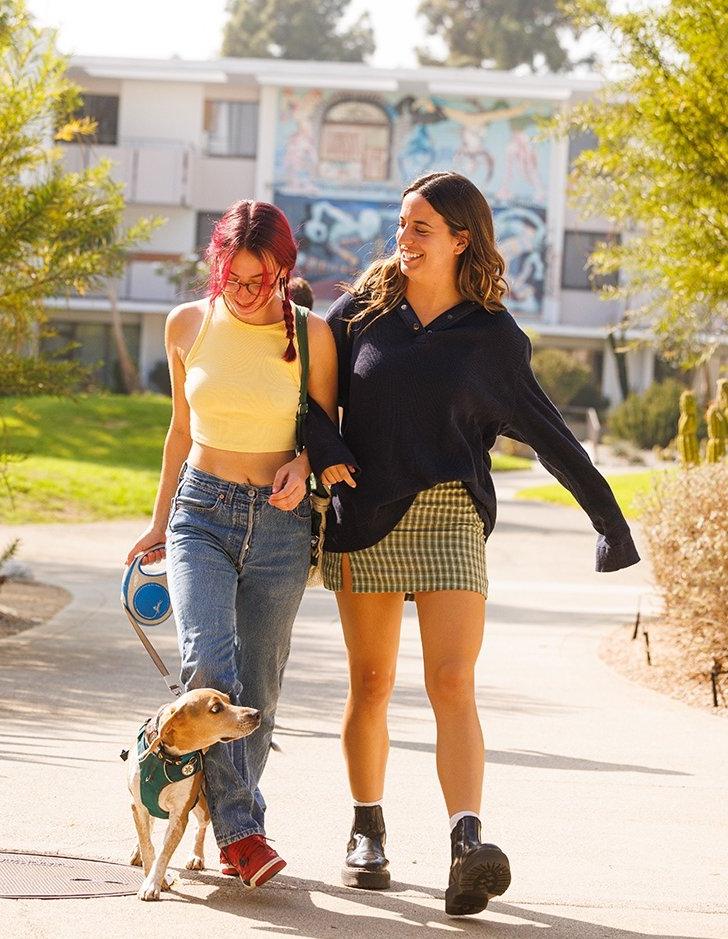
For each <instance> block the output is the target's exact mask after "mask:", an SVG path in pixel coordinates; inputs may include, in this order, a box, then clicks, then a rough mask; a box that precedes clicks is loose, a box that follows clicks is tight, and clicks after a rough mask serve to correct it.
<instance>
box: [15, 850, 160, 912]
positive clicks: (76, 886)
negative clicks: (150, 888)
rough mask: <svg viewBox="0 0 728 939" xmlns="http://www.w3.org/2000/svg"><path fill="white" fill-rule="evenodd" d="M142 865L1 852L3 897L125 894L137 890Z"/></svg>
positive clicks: (46, 897)
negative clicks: (139, 866) (135, 865)
mask: <svg viewBox="0 0 728 939" xmlns="http://www.w3.org/2000/svg"><path fill="white" fill-rule="evenodd" d="M142 880H143V875H142V871H141V868H138V867H129V865H128V864H117V863H115V862H114V861H96V860H94V859H93V858H85V857H60V856H58V855H56V854H29V853H24V852H20V851H0V897H3V898H4V899H10V900H19V899H21V898H31V899H46V900H61V899H63V898H65V897H124V896H129V895H130V894H134V893H136V892H137V890H138V889H139V887H140V886H141V882H142Z"/></svg>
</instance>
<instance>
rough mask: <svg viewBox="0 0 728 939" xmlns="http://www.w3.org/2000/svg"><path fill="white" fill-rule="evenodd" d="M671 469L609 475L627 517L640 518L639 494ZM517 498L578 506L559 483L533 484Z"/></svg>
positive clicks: (522, 490) (517, 495)
mask: <svg viewBox="0 0 728 939" xmlns="http://www.w3.org/2000/svg"><path fill="white" fill-rule="evenodd" d="M664 472H668V473H669V472H672V471H671V470H648V471H647V472H644V473H622V474H620V475H618V476H607V477H606V479H607V482H608V483H609V485H610V486H611V487H612V491H613V492H614V495H615V497H616V499H617V502H618V503H619V507H620V508H621V510H622V512H624V515H625V517H626V518H632V519H635V518H639V512H638V511H637V509H636V508H635V507H634V499H635V497H636V496H637V495H640V494H641V493H645V492H647V491H648V490H649V489H650V488H651V486H652V485H653V482H654V479H655V477H656V476H658V475H659V474H660V473H664ZM516 498H517V499H532V500H534V501H537V502H553V503H554V504H556V505H568V506H572V507H574V508H578V505H577V502H576V499H574V497H573V496H572V495H571V493H570V492H567V491H566V489H564V487H563V486H560V485H559V484H558V483H554V484H553V485H547V486H531V487H529V488H528V489H521V490H520V492H517V493H516Z"/></svg>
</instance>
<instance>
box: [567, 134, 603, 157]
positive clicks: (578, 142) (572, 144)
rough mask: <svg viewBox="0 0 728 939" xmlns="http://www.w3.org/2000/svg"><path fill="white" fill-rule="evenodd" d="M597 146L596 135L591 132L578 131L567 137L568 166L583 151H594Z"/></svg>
mask: <svg viewBox="0 0 728 939" xmlns="http://www.w3.org/2000/svg"><path fill="white" fill-rule="evenodd" d="M598 146H599V141H598V140H597V135H596V134H595V133H594V132H593V131H591V130H580V131H576V132H575V133H573V134H570V135H569V166H571V164H572V163H573V162H574V160H575V159H576V158H577V157H578V156H579V154H581V153H583V152H584V151H585V150H596V148H597V147H598Z"/></svg>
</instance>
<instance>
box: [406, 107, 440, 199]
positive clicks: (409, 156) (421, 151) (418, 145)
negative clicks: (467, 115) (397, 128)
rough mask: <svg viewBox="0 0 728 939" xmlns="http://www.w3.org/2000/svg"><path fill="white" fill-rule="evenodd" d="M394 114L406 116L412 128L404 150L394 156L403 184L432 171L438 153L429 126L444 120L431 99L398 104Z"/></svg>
mask: <svg viewBox="0 0 728 939" xmlns="http://www.w3.org/2000/svg"><path fill="white" fill-rule="evenodd" d="M394 110H395V113H397V114H399V115H402V114H406V115H407V116H408V117H409V119H410V122H411V124H412V125H413V126H412V130H411V131H410V134H409V136H408V138H407V140H406V141H405V144H404V147H403V148H402V149H401V150H400V152H399V153H398V154H397V166H398V167H399V175H400V177H401V179H402V182H403V183H408V182H410V181H411V180H413V179H416V177H418V176H421V175H422V174H423V173H426V172H427V171H428V170H431V169H432V168H433V164H434V163H435V161H436V157H437V151H436V150H435V145H434V143H433V141H432V135H431V134H430V130H429V125H430V124H437V123H439V122H440V121H444V120H445V119H446V118H445V115H444V114H443V112H442V109H441V108H440V106H439V105H438V104H436V103H435V102H434V101H433V100H432V98H415V97H414V96H413V95H407V96H406V97H405V98H402V99H401V100H400V101H398V102H397V103H396V104H395V106H394Z"/></svg>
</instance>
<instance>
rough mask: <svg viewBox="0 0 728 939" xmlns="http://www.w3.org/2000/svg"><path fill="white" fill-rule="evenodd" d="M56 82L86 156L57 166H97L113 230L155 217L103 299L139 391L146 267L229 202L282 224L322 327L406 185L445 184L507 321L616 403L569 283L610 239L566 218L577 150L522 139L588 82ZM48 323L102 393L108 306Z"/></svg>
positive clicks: (144, 360) (375, 76) (609, 320)
mask: <svg viewBox="0 0 728 939" xmlns="http://www.w3.org/2000/svg"><path fill="white" fill-rule="evenodd" d="M70 73H71V77H72V78H73V79H74V80H75V81H76V82H77V83H78V84H79V85H80V86H81V87H82V89H83V91H84V100H85V109H86V113H89V114H91V115H92V116H93V117H95V118H96V119H97V121H98V130H97V134H96V139H95V142H94V143H92V144H90V143H88V142H86V143H82V144H68V145H65V147H66V165H67V166H68V167H69V168H71V169H76V168H80V167H81V166H84V165H87V164H88V163H89V161H91V162H95V161H97V160H100V159H102V158H104V159H109V160H111V161H112V163H113V175H114V177H115V178H116V179H118V180H120V181H122V182H123V183H124V185H125V195H126V200H127V203H128V205H127V209H126V217H127V220H128V221H129V222H131V221H133V220H134V219H136V218H139V217H140V216H148V215H161V216H164V217H165V218H166V219H167V222H166V224H165V225H164V226H163V227H161V228H160V229H158V230H157V231H156V232H155V234H154V237H153V239H152V241H151V242H150V243H149V244H147V245H144V246H142V248H141V249H140V251H139V253H138V254H137V255H135V256H134V257H133V259H132V260H131V261H130V263H129V264H128V266H127V269H126V273H125V276H124V277H123V279H122V281H121V283H120V284H119V297H120V308H121V311H122V313H123V320H124V324H125V329H126V333H127V339H128V342H129V345H130V348H131V351H132V354H133V355H134V356H135V357H136V358H137V360H138V363H139V367H140V374H141V377H142V381H143V383H144V385H145V386H152V387H153V386H154V385H155V383H158V382H160V375H163V374H164V349H163V326H164V317H165V314H166V313H167V312H168V310H169V309H170V308H171V306H173V305H174V303H175V302H176V298H175V293H174V288H173V287H172V286H171V285H170V284H169V282H168V281H167V280H166V279H165V277H164V276H162V275H161V274H160V273H159V272H158V265H159V263H160V261H164V260H170V259H176V258H179V257H180V256H184V255H189V254H190V253H192V252H195V251H199V250H201V249H203V248H204V246H205V245H206V243H207V241H208V239H209V234H210V231H211V227H212V225H213V224H214V221H215V220H216V219H217V218H219V216H220V215H221V214H222V212H223V210H224V209H225V208H226V207H227V206H228V205H229V204H230V203H231V202H233V201H235V200H237V199H240V198H257V199H261V200H265V201H271V202H275V203H276V204H278V205H280V206H281V208H283V209H284V211H286V213H287V214H288V217H289V218H290V219H291V222H292V224H293V226H294V230H296V232H297V235H298V236H299V237H300V239H301V250H300V256H299V261H300V273H302V274H303V275H304V276H306V277H307V278H308V279H309V280H310V281H312V285H313V287H314V292H315V295H316V308H317V310H319V311H321V310H324V309H325V308H326V306H327V304H328V302H329V301H330V299H332V298H333V296H335V295H336V287H335V284H336V283H337V282H339V281H342V280H347V279H349V278H350V277H351V276H352V275H353V273H354V272H355V271H356V270H357V269H358V268H360V267H361V266H362V265H363V264H364V263H365V262H366V261H367V260H368V258H369V257H371V255H372V253H373V252H381V251H384V250H386V249H387V245H388V244H391V242H390V241H389V239H390V238H391V235H392V233H393V230H394V227H395V218H396V215H397V214H398V213H397V208H398V205H399V196H400V193H401V191H402V188H403V187H404V185H405V184H406V183H407V182H409V181H410V180H412V179H414V178H415V177H416V176H418V175H421V174H422V173H424V172H428V171H431V170H435V169H455V170H458V171H459V172H462V173H464V174H465V175H467V176H469V177H470V178H471V179H473V180H474V181H475V182H476V184H477V185H479V187H480V188H481V190H482V191H483V192H484V193H485V195H486V196H487V197H488V199H489V201H490V203H491V205H492V207H493V210H494V215H495V220H496V230H497V235H498V239H499V244H500V247H501V250H502V251H503V253H504V254H505V255H506V257H507V259H508V264H509V270H508V278H509V282H510V283H511V285H512V296H511V298H510V301H509V308H510V309H511V311H512V312H513V313H514V314H515V315H516V316H517V317H518V319H519V322H521V324H522V326H523V327H524V328H528V329H529V330H531V331H532V332H533V333H535V335H536V343H537V344H539V343H540V344H545V345H553V346H558V347H560V348H565V349H569V350H573V352H574V354H575V355H578V356H579V357H580V358H581V359H582V360H583V361H585V362H586V363H588V364H589V365H590V367H591V368H592V370H593V373H594V376H595V381H596V383H597V386H598V387H599V388H600V390H601V393H602V394H603V395H604V396H605V397H607V398H609V399H610V400H611V402H612V403H617V402H618V401H620V400H621V394H620V391H619V382H618V377H617V369H616V362H615V358H614V355H613V354H612V353H611V351H610V349H609V344H608V342H607V334H608V331H609V327H610V326H611V325H612V324H614V323H618V322H619V321H620V318H621V314H622V308H621V306H620V304H619V303H617V302H604V301H602V300H600V299H599V298H598V296H597V294H596V293H595V291H594V289H593V288H592V287H591V285H590V283H589V279H588V275H587V272H586V270H585V268H584V265H585V261H586V258H587V256H588V254H589V253H590V251H591V250H592V248H593V245H594V244H595V242H597V241H600V240H603V239H604V238H605V237H606V236H609V235H610V230H609V226H608V225H607V224H606V222H605V221H604V220H602V219H590V220H584V219H582V218H580V217H579V216H578V215H577V214H576V213H575V212H574V211H573V210H571V209H570V208H569V207H568V206H567V204H566V194H565V189H566V176H567V171H568V166H569V161H570V159H571V158H573V156H574V155H575V153H576V152H578V151H579V148H580V147H582V148H583V146H585V145H587V144H588V141H583V142H582V141H577V140H572V141H567V140H561V141H554V140H545V139H544V140H541V139H537V137H536V134H537V131H538V127H537V120H538V118H539V116H541V115H548V114H550V113H552V112H553V110H554V109H556V108H560V107H562V106H568V105H569V104H570V103H571V102H573V101H574V100H575V99H578V98H580V97H583V96H585V95H588V94H590V93H591V92H592V91H593V90H594V89H595V88H596V87H597V85H596V83H595V82H593V81H586V80H580V79H573V78H563V77H543V76H538V77H533V76H529V77H515V76H513V75H510V74H507V73H502V72H492V71H484V70H473V69H444V68H423V69H397V70H387V69H374V68H370V67H368V66H364V65H358V64H348V63H321V62H287V61H278V60H251V59H219V60H216V61H205V62H196V61H181V60H177V59H170V60H139V59H111V58H85V57H79V58H74V59H73V60H72V62H71V69H70ZM52 320H53V322H54V325H55V327H56V328H57V329H58V331H59V334H60V336H61V338H62V339H63V340H72V339H73V340H76V341H78V342H80V343H81V348H80V355H81V356H82V357H83V358H84V360H86V361H89V362H96V361H98V360H100V359H104V360H105V361H106V362H107V366H106V369H105V372H104V375H103V377H104V379H105V380H106V381H107V382H109V383H113V366H112V361H111V360H112V358H113V344H112V342H111V336H110V327H109V302H108V300H107V299H106V298H105V297H104V296H84V297H80V298H74V299H72V300H70V301H65V300H63V301H57V302H56V303H55V304H53V310H52ZM160 363H161V364H160ZM627 372H628V379H629V385H630V388H631V389H633V390H642V389H644V388H645V387H646V386H647V385H649V383H650V382H651V381H652V380H653V377H654V373H655V359H654V356H653V354H652V353H651V351H649V350H648V349H647V348H643V349H640V350H635V351H632V352H630V353H629V354H628V360H627Z"/></svg>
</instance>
